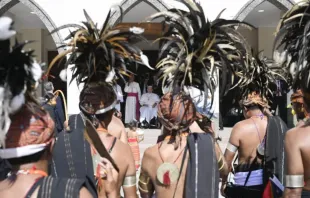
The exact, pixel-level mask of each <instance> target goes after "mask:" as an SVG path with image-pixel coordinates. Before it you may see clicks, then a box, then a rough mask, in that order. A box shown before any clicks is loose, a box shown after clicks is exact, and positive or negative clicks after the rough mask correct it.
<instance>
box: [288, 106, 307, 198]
mask: <svg viewBox="0 0 310 198" xmlns="http://www.w3.org/2000/svg"><path fill="white" fill-rule="evenodd" d="M307 113H310V110H309V109H307ZM309 130H310V126H307V125H301V126H297V127H295V128H293V129H291V130H289V131H288V132H287V133H286V135H285V140H284V141H285V142H284V144H285V153H286V164H287V172H286V175H303V176H304V181H305V185H304V188H285V191H284V197H285V198H295V197H296V198H297V197H300V196H301V193H302V190H303V189H304V190H308V191H310V158H309V152H310V145H309V143H308V142H309V141H310V134H309Z"/></svg>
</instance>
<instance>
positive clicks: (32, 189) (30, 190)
mask: <svg viewBox="0 0 310 198" xmlns="http://www.w3.org/2000/svg"><path fill="white" fill-rule="evenodd" d="M43 179H44V177H41V178H39V179H38V180H36V182H35V183H34V184H33V185H32V186H31V188H30V189H29V191H28V192H27V194H26V196H25V198H30V197H31V196H32V194H33V193H34V191H35V190H36V189H37V188H38V186H41V184H42V183H43Z"/></svg>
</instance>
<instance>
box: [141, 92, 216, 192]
mask: <svg viewBox="0 0 310 198" xmlns="http://www.w3.org/2000/svg"><path fill="white" fill-rule="evenodd" d="M183 97H184V96H181V95H177V96H176V97H174V98H173V97H172V95H171V94H170V93H168V94H165V95H164V96H163V98H162V100H161V102H160V103H159V109H158V112H159V113H158V117H159V119H160V121H161V122H162V123H163V125H164V127H165V130H166V131H165V133H166V136H165V137H164V140H163V141H161V142H159V143H158V144H157V145H155V146H152V147H150V148H148V149H147V150H146V151H145V152H144V156H143V159H142V166H141V174H140V178H139V190H140V194H141V197H143V198H150V197H152V195H153V193H154V192H155V194H156V197H157V198H166V197H191V196H195V193H197V195H198V197H215V195H214V194H212V193H213V191H214V192H215V191H217V190H216V187H217V186H218V182H217V181H216V178H218V176H217V174H216V172H217V173H218V171H217V170H216V168H217V164H216V163H217V160H216V157H215V154H214V150H213V142H212V141H213V140H212V136H211V135H210V134H206V133H205V132H204V131H203V130H201V129H200V128H199V127H198V126H195V127H193V128H192V129H194V130H195V131H194V132H195V134H196V135H197V136H199V138H198V139H200V138H202V140H201V142H199V141H198V142H197V143H198V144H197V145H198V150H199V154H198V153H197V155H199V156H198V158H199V164H197V166H198V169H199V171H201V172H200V175H199V176H198V177H197V178H196V179H197V180H198V181H200V182H199V184H197V183H195V182H194V180H195V177H196V175H195V173H192V172H191V171H190V170H193V169H194V170H196V169H195V168H193V167H192V166H193V164H192V163H193V162H195V155H194V154H193V155H194V156H191V157H189V156H190V155H189V153H193V152H194V151H193V150H191V149H192V144H191V143H188V142H191V141H192V138H193V137H194V136H196V135H193V134H191V133H189V129H188V127H189V126H190V125H191V124H192V123H193V122H194V120H195V119H196V117H195V115H193V114H190V113H189V112H193V111H195V110H194V108H195V107H194V105H193V103H192V102H191V99H190V98H189V97H188V98H186V99H185V98H183ZM171 100H173V102H172V104H171ZM169 104H171V108H172V109H171V111H170V105H169ZM180 104H185V106H183V107H181V105H180ZM180 109H187V110H188V111H187V110H186V111H180ZM163 112H165V113H164V114H163ZM167 112H171V114H170V113H167ZM182 113H184V114H188V115H187V116H185V115H183V114H182ZM168 117H169V121H168ZM177 117H179V118H182V119H181V120H178V119H177ZM177 120H178V121H177ZM180 123H182V125H181V124H180ZM180 125H181V126H180ZM173 126H174V127H175V128H178V127H176V126H180V127H179V128H178V131H177V132H176V134H173V133H172V130H171V128H172V127H173ZM201 144H204V145H205V146H207V147H204V148H202V147H200V146H201ZM188 149H190V150H189V151H188ZM210 153H211V155H210ZM200 155H201V156H200ZM202 155H203V156H206V155H207V156H210V157H208V161H209V162H210V163H205V162H203V161H204V160H203V159H202V158H203V156H202ZM212 155H213V160H212V157H211V156H212ZM214 163H215V164H214ZM219 166H220V165H219ZM189 167H192V168H189ZM202 167H203V168H202ZM204 168H208V169H210V170H212V171H203V170H202V169H204ZM213 171H214V172H213ZM176 172H179V173H180V177H179V179H178V176H177V175H178V174H177V175H175V173H176ZM207 172H209V173H207ZM211 172H212V174H211ZM211 183H214V184H215V185H214V186H212V184H211ZM190 184H192V185H201V186H199V187H198V189H199V190H198V191H197V192H195V188H193V187H192V186H191V185H190ZM202 186H203V187H202ZM203 189H204V190H206V191H207V193H206V192H202V191H203ZM216 193H218V191H217V192H216Z"/></svg>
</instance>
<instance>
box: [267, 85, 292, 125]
mask: <svg viewBox="0 0 310 198" xmlns="http://www.w3.org/2000/svg"><path fill="white" fill-rule="evenodd" d="M274 90H275V91H274V93H273V99H272V104H271V110H272V113H273V114H274V115H276V114H277V113H276V112H277V109H278V114H277V115H279V116H280V118H281V119H282V120H283V121H284V122H285V123H287V108H286V106H287V96H286V95H287V92H288V85H287V83H286V82H285V81H284V80H282V79H281V80H280V79H279V80H277V83H276V87H275V88H274Z"/></svg>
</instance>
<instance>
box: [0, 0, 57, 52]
mask: <svg viewBox="0 0 310 198" xmlns="http://www.w3.org/2000/svg"><path fill="white" fill-rule="evenodd" d="M18 3H22V4H24V5H25V6H27V7H28V8H29V9H30V10H32V11H33V12H34V13H35V14H36V15H37V16H38V17H39V18H40V20H41V21H42V22H43V23H44V25H45V26H46V28H47V30H48V31H49V32H51V31H52V30H54V29H56V25H55V23H54V22H53V20H52V19H51V18H50V17H49V15H48V14H47V13H46V12H45V11H44V10H43V9H42V8H41V7H40V6H39V5H38V4H37V3H35V1H33V0H2V1H0V15H3V14H4V13H5V12H7V11H8V10H9V9H11V8H12V7H13V6H15V5H16V4H18ZM51 36H52V38H53V40H54V42H55V44H56V46H57V47H58V46H60V45H61V43H63V38H62V37H61V35H60V34H59V33H58V32H57V33H54V34H52V35H51ZM57 50H58V52H61V51H63V49H62V48H58V49H57Z"/></svg>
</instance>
